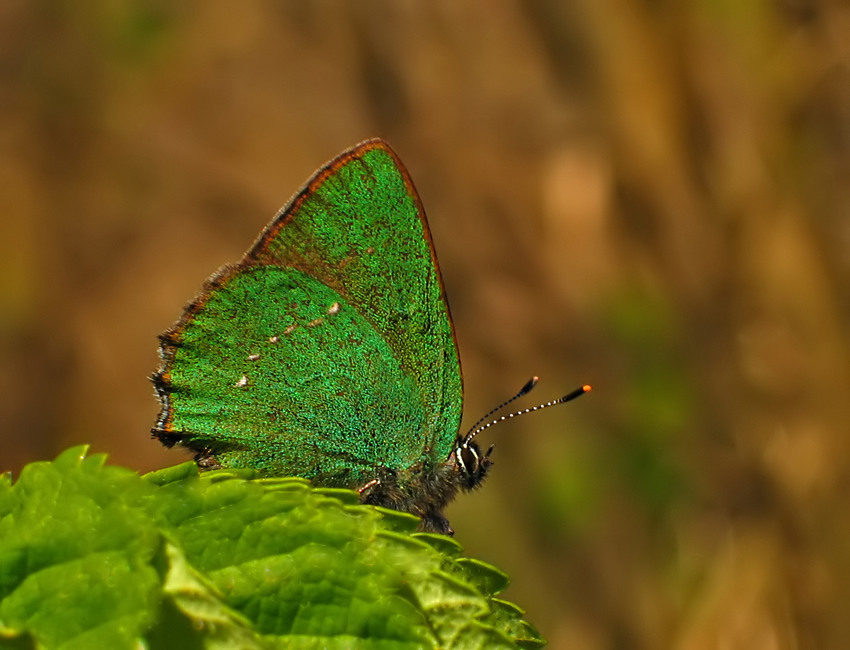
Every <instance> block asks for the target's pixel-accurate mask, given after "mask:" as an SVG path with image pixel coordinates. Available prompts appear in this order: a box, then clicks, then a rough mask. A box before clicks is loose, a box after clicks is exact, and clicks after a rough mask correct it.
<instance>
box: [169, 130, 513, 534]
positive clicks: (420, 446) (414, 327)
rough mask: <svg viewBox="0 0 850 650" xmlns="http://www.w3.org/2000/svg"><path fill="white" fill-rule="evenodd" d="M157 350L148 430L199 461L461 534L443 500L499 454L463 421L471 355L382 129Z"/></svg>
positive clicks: (283, 219)
mask: <svg viewBox="0 0 850 650" xmlns="http://www.w3.org/2000/svg"><path fill="white" fill-rule="evenodd" d="M160 357H161V366H160V368H159V370H158V371H157V372H156V373H155V374H154V375H153V377H152V381H153V383H154V386H155V388H156V392H157V395H158V397H159V400H160V404H161V410H160V413H159V416H158V418H157V421H156V425H155V427H154V428H153V429H152V432H153V434H154V436H155V437H156V438H158V439H159V440H160V441H161V442H162V443H164V444H165V445H167V446H172V445H175V444H179V445H182V446H184V447H188V448H189V449H191V450H193V451H194V452H195V454H196V456H195V458H196V460H197V461H198V463H199V465H200V466H201V467H202V468H210V467H229V468H253V469H255V470H257V471H258V472H259V473H261V474H264V475H274V476H301V477H304V478H307V479H309V480H310V481H312V482H313V483H314V484H317V485H323V486H334V487H346V488H354V489H358V490H359V491H360V499H361V501H362V502H363V503H368V504H374V505H380V506H384V507H389V508H393V509H396V510H400V511H403V512H409V513H412V514H414V515H416V516H418V517H419V518H420V519H421V525H420V529H421V530H424V531H428V532H438V533H447V534H451V533H452V532H453V531H452V529H451V526H450V525H449V522H448V520H447V519H446V517H445V515H444V514H443V510H444V508H445V506H446V505H447V504H448V503H449V502H450V501H451V500H452V499H453V498H454V497H455V495H456V494H457V493H458V492H461V491H469V490H473V489H474V488H476V487H477V486H479V485H480V484H481V482H482V481H483V480H484V478H485V477H486V475H487V472H488V470H489V469H490V466H491V464H492V461H491V460H490V453H491V452H492V447H491V448H490V450H489V451H488V452H486V453H485V452H482V450H481V449H480V448H479V446H478V445H477V443H476V442H475V441H474V440H473V438H474V436H475V435H476V433H477V431H471V432H470V433H468V434H465V435H461V434H460V433H459V427H460V421H461V413H462V406H463V381H462V377H461V367H460V359H459V355H458V350H457V345H456V341H455V336H454V330H453V326H452V320H451V315H450V313H449V307H448V303H447V301H446V295H445V289H444V287H443V282H442V279H441V276H440V271H439V266H438V264H437V258H436V254H435V252H434V246H433V243H432V240H431V233H430V230H429V228H428V222H427V220H426V218H425V212H424V210H423V208H422V203H421V201H420V199H419V195H418V194H417V192H416V189H415V187H414V185H413V182H412V181H411V178H410V175H409V174H408V172H407V170H406V169H405V167H404V165H403V164H402V162H401V160H400V159H399V158H398V156H397V155H396V154H395V153H394V152H393V150H392V149H391V148H390V147H389V145H387V143H386V142H384V141H383V140H380V139H374V140H368V141H366V142H362V143H360V144H358V145H356V146H355V147H353V148H351V149H349V150H347V151H345V152H343V153H342V154H340V155H339V156H337V157H336V158H335V159H333V160H332V161H330V162H329V163H327V164H326V165H325V166H323V167H322V168H320V169H319V170H318V171H316V172H315V174H314V175H313V176H312V177H311V178H310V179H309V180H308V181H307V183H306V184H305V185H304V186H303V187H302V188H301V189H300V190H299V191H298V192H297V193H296V194H295V195H294V196H293V197H292V198H291V199H290V201H289V202H288V203H287V204H286V206H285V207H283V208H282V209H281V210H280V212H278V214H277V215H276V216H275V217H274V219H273V220H272V221H271V223H269V224H268V225H267V226H266V228H265V229H264V230H263V231H262V233H261V234H260V236H259V238H258V239H257V240H256V242H255V243H254V245H253V246H252V247H251V248H250V249H249V250H248V252H247V253H246V254H245V256H244V257H243V258H242V260H241V261H240V262H239V263H237V264H235V265H232V266H225V267H223V268H222V269H220V270H219V271H218V272H217V273H215V274H214V275H213V276H212V277H211V278H210V279H209V280H207V282H206V284H205V285H204V287H203V289H202V291H201V293H200V294H199V295H198V296H197V297H196V298H195V299H194V300H193V301H192V302H191V303H190V304H189V305H188V306H187V307H186V309H185V311H184V313H183V315H182V316H181V317H180V319H179V320H178V321H177V322H176V323H175V324H174V325H173V326H172V327H171V328H170V329H169V330H167V331H166V332H165V333H164V334H162V335H161V336H160ZM524 389H525V387H524ZM526 392H527V391H526ZM521 393H522V391H521Z"/></svg>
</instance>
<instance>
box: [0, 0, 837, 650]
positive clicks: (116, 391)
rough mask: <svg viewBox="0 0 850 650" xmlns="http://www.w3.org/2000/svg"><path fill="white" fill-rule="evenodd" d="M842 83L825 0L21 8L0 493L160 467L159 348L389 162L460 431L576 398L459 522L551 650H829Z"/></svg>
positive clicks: (5, 291)
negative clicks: (528, 385) (312, 204)
mask: <svg viewBox="0 0 850 650" xmlns="http://www.w3.org/2000/svg"><path fill="white" fill-rule="evenodd" d="M849 65H850V6H848V3H846V2H838V1H830V0H785V1H784V2H783V1H778V0H777V1H772V2H771V1H768V0H755V1H753V2H736V1H735V0H691V1H689V2H659V1H650V0H635V1H631V2H630V1H628V0H576V1H575V2H563V1H560V0H533V1H527V2H517V1H510V0H472V1H467V2H456V1H454V0H438V1H432V2H413V1H398V0H383V1H368V2H344V1H342V0H340V1H331V0H327V1H323V2H297V1H291V2H272V1H266V2H243V3H238V4H237V3H228V2H221V1H209V2H194V3H192V2H189V3H171V2H167V1H165V0H162V1H160V2H139V1H131V2H123V3H115V2H109V1H108V0H99V1H91V2H86V3H73V2H69V1H66V2H61V1H28V2H24V1H23V0H7V1H6V2H3V3H2V5H0V142H2V144H0V187H2V191H0V201H2V204H0V206H2V207H0V210H2V211H1V212H0V264H2V267H0V270H1V271H2V272H1V273H0V346H2V347H1V348H0V355H2V365H0V382H2V383H0V419H2V422H3V427H2V435H3V438H2V466H3V467H2V468H4V469H11V470H13V471H15V472H17V471H18V470H19V469H20V467H21V466H22V465H23V464H24V463H26V462H28V461H32V460H36V459H47V458H52V457H53V456H54V455H55V454H57V453H58V452H59V451H60V450H62V449H63V448H65V447H66V446H68V445H71V444H74V443H80V442H89V443H92V445H93V451H96V452H107V453H108V454H109V455H110V457H111V459H112V461H114V462H116V463H120V464H124V465H129V466H131V467H134V468H137V469H139V470H149V469H154V468H158V467H162V466H165V465H168V464H172V463H175V462H177V461H179V460H182V458H183V457H182V456H181V455H180V453H179V452H178V451H171V452H166V451H164V450H161V449H160V448H159V446H158V444H157V443H155V442H153V441H151V440H150V438H149V434H148V431H149V428H150V426H151V425H152V422H153V419H154V417H155V415H156V412H157V405H156V403H155V400H154V398H153V395H152V388H151V386H150V384H149V383H148V380H147V376H148V375H149V374H150V373H151V372H152V371H153V370H154V368H155V367H156V366H157V363H158V362H157V357H156V348H157V343H156V340H155V336H156V334H157V333H159V332H160V331H162V330H164V329H165V328H167V327H168V326H169V325H170V324H171V323H172V321H173V320H174V319H176V317H177V316H178V315H179V313H180V310H181V309H182V307H183V305H184V304H185V303H186V302H187V301H188V300H189V299H190V298H191V297H192V296H193V295H194V293H195V291H197V290H198V289H199V288H200V286H201V283H202V281H203V280H204V278H205V277H206V276H207V275H209V274H210V273H212V272H213V271H214V270H215V269H216V268H217V267H218V266H220V265H221V264H223V263H225V262H232V261H236V260H237V259H238V258H239V256H240V255H241V253H242V252H243V251H244V250H245V249H246V248H247V247H248V246H249V245H250V243H251V242H252V241H253V238H254V237H255V235H256V234H257V233H258V232H259V230H260V229H261V227H262V226H263V225H264V224H265V223H266V221H267V220H268V219H269V218H270V217H271V216H272V215H273V213H274V212H275V211H276V210H277V208H278V207H280V205H282V204H283V203H284V202H285V200H286V199H287V198H288V197H289V196H290V194H291V193H292V192H293V191H295V190H296V189H297V188H298V187H299V186H300V184H301V183H302V182H303V181H304V180H305V179H306V178H307V177H308V176H309V174H310V173H311V172H312V171H313V170H314V169H315V168H316V167H317V166H319V165H320V164H321V163H323V162H325V161H326V160H327V159H329V158H331V157H333V156H334V155H335V154H336V153H338V152H339V151H341V150H342V149H344V148H346V147H348V146H350V145H352V144H354V143H356V142H358V141H360V140H363V139H365V138H367V137H372V136H382V137H385V138H386V139H388V140H389V141H390V142H391V143H392V144H393V146H394V147H395V148H396V150H397V151H398V152H399V154H400V155H401V156H402V158H403V159H404V160H405V162H406V164H407V166H408V167H409V169H410V172H411V174H412V175H413V178H414V179H415V180H416V182H417V185H418V187H419V190H420V192H421V194H422V197H423V200H424V202H425V206H426V208H427V210H428V214H429V218H430V222H431V227H432V230H433V231H434V240H435V242H436V245H437V249H438V252H439V255H440V260H441V262H442V270H443V274H444V277H445V281H446V285H447V289H448V293H449V296H450V298H451V305H452V310H453V314H454V317H455V324H456V328H457V335H458V339H459V343H460V349H461V354H462V356H463V362H464V373H465V378H466V406H467V414H468V420H469V423H471V422H472V421H474V420H475V419H477V417H478V416H479V415H480V414H482V413H483V412H484V411H486V410H487V409H488V408H490V407H491V406H493V405H494V404H495V403H497V402H498V401H500V400H501V399H502V398H504V397H506V396H508V395H509V394H511V393H512V391H514V390H515V389H517V388H519V386H521V385H522V383H523V382H524V381H525V380H526V379H527V378H528V377H529V376H531V375H532V374H537V375H540V376H541V377H542V378H543V381H542V383H541V386H540V387H539V388H538V389H537V390H536V391H535V393H533V394H532V397H533V399H532V398H529V400H528V401H529V402H532V401H535V400H541V399H549V398H551V397H555V396H557V395H558V394H561V393H563V392H566V391H567V390H569V389H572V388H574V387H575V386H577V385H580V384H581V383H584V382H589V383H591V384H593V385H594V388H595V390H594V392H593V393H591V394H590V395H589V396H586V397H584V398H582V399H581V400H579V401H578V402H575V403H574V404H572V405H570V406H568V407H561V408H560V409H554V410H550V411H548V412H546V413H543V414H538V415H534V416H530V417H528V418H525V419H523V420H520V421H519V422H514V423H511V424H509V425H505V426H502V427H500V428H499V429H496V430H495V431H492V432H488V434H486V436H485V440H484V441H483V442H490V441H493V442H496V443H497V448H496V452H495V459H496V462H497V465H496V467H495V468H494V470H493V472H492V474H491V478H490V479H489V480H488V483H487V485H486V486H485V488H484V489H483V490H482V491H480V492H478V493H476V494H474V495H469V496H466V497H465V498H462V499H460V500H459V501H458V502H457V504H456V505H455V506H454V507H453V508H452V510H451V511H450V513H449V514H450V517H451V519H452V523H453V524H454V526H455V528H456V529H457V531H458V532H457V539H458V540H459V541H460V542H461V543H463V544H464V545H465V546H466V548H467V551H468V553H469V554H470V555H473V556H476V557H479V558H482V559H485V560H488V561H490V562H493V563H495V564H497V565H498V566H500V567H502V568H503V569H505V570H507V571H508V572H509V573H510V574H511V575H512V576H513V585H512V587H511V589H510V590H509V592H508V593H507V594H506V595H507V597H508V598H510V599H513V600H515V601H517V602H518V603H519V604H521V605H522V606H523V607H525V608H527V610H528V616H529V618H530V620H532V621H533V622H534V623H536V624H537V625H538V627H539V628H540V629H541V631H542V633H543V634H544V635H545V636H547V637H548V638H549V639H550V641H551V644H552V647H554V648H590V649H596V648H688V649H692V648H693V649H701V648H706V649H707V648H769V649H773V648H778V649H784V648H792V649H796V648H842V647H848V644H850V617H848V616H847V609H848V606H849V605H850V535H848V533H850V530H848V528H850V521H848V502H847V497H848V470H850V449H848V439H847V435H846V433H847V426H848V425H847V423H848V415H850V400H848V398H847V395H848V382H849V381H850V377H848V370H849V369H850V368H848V344H850V332H848V317H850V295H849V294H848V288H850V255H848V247H850V182H848V181H850V67H848V66H849Z"/></svg>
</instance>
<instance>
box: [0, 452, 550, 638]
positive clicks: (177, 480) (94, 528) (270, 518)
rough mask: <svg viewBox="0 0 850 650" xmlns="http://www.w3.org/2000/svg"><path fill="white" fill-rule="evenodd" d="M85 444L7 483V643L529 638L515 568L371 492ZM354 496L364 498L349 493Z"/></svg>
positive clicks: (2, 619)
mask: <svg viewBox="0 0 850 650" xmlns="http://www.w3.org/2000/svg"><path fill="white" fill-rule="evenodd" d="M86 451H87V450H86V448H85V447H75V448H73V449H70V450H68V451H66V452H65V453H63V454H62V455H61V456H59V457H58V458H57V459H56V460H55V461H54V462H52V463H51V462H39V463H33V464H31V465H28V466H27V467H26V468H24V470H23V471H22V473H21V475H20V477H19V478H18V479H17V481H15V482H9V481H0V648H31V647H42V648H61V649H63V650H65V649H72V648H92V647H97V648H101V647H103V648H117V649H120V648H128V649H129V648H138V647H139V646H140V644H146V645H147V647H149V648H151V649H152V650H156V649H158V648H210V649H219V648H221V649H224V648H233V647H238V648H430V647H440V648H498V647H505V648H517V647H523V648H531V647H539V646H540V645H542V643H543V641H542V639H541V638H540V636H539V634H537V632H536V631H535V630H534V628H533V627H531V626H530V625H529V624H528V623H526V622H525V621H524V620H523V617H522V610H520V609H519V608H517V607H516V606H513V605H511V604H510V603H505V602H504V601H501V600H498V599H496V598H494V597H493V596H494V595H495V594H497V593H498V592H499V591H501V590H502V589H503V588H504V587H505V586H506V584H507V576H505V575H504V574H503V573H502V572H500V571H499V570H498V569H495V568H494V567H491V566H490V565H487V564H485V563H482V562H478V561H476V560H471V559H469V558H462V557H460V555H461V552H462V549H461V547H460V545H459V544H458V543H457V542H456V541H454V540H452V539H451V538H448V537H443V536H439V535H426V534H421V533H414V532H413V531H414V530H415V527H416V523H417V520H416V519H415V518H413V517H411V516H410V515H403V514H400V513H397V512H395V511H386V510H384V509H381V508H374V507H370V506H361V505H352V504H353V503H356V493H348V492H344V491H339V490H327V489H313V488H312V487H310V485H309V484H308V483H307V482H306V481H303V480H300V479H254V478H253V473H252V472H244V471H238V472H234V471H232V470H222V471H213V472H206V473H203V474H200V475H199V474H198V471H197V468H196V467H195V466H194V464H192V463H184V464H182V465H178V466H176V467H171V468H167V469H165V470H160V471H157V472H153V473H151V474H148V475H146V476H144V477H140V476H138V475H137V474H135V473H134V472H131V471H130V470H127V469H124V468H120V467H113V466H108V465H105V457H104V456H102V455H95V456H87V455H86ZM352 495H353V496H352Z"/></svg>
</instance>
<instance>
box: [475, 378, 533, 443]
mask: <svg viewBox="0 0 850 650" xmlns="http://www.w3.org/2000/svg"><path fill="white" fill-rule="evenodd" d="M538 381H540V377H532V378H531V379H529V380H528V381H527V382H525V385H524V386H523V387H522V388H520V389H519V392H518V393H517V394H516V395H514V396H513V397H511V398H510V399H507V400H505V401H504V402H502V403H501V404H499V405H498V406H497V407H496V408H494V409H492V410H491V411H489V412H488V413H485V414H484V415H483V416H482V417H481V419H480V420H478V422H476V423H475V424H473V425H472V427H470V429H469V431H468V432H467V434H466V435H465V436H464V440H466V441H469V440H472V435H470V434H472V432H473V431H475V430H476V429H477V428H478V426H479V425H480V424H481V423H482V422H484V421H485V420H487V419H488V418H490V417H491V416H492V415H493V414H494V413H496V412H498V411H501V410H502V409H503V408H505V407H506V406H507V405H508V404H510V403H511V402H513V401H515V400H518V399H519V398H520V397H522V396H523V395H528V394H529V393H530V392H531V389H533V388H534V387H535V386H537V382H538Z"/></svg>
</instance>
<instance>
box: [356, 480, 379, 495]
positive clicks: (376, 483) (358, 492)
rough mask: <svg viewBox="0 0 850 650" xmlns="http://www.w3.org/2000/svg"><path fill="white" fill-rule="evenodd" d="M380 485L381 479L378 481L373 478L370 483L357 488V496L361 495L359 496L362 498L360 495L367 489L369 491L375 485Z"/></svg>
mask: <svg viewBox="0 0 850 650" xmlns="http://www.w3.org/2000/svg"><path fill="white" fill-rule="evenodd" d="M380 484H381V479H379V478H373V479H372V480H371V481H369V482H368V483H366V484H365V485H362V486H360V487H359V488H357V494H359V495H361V496H362V495H363V493H364V492H365V491H366V490H369V489H371V488H373V487H375V486H376V485H380Z"/></svg>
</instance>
